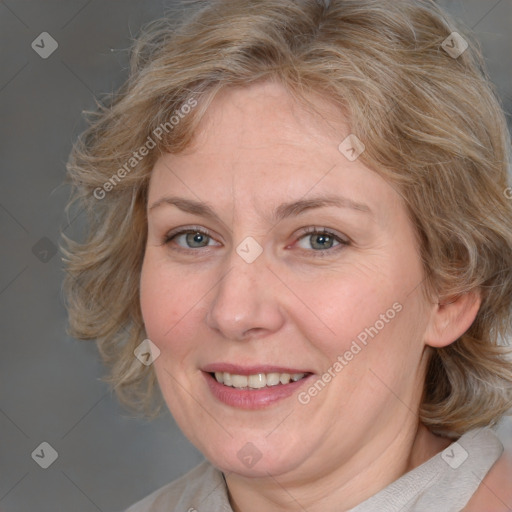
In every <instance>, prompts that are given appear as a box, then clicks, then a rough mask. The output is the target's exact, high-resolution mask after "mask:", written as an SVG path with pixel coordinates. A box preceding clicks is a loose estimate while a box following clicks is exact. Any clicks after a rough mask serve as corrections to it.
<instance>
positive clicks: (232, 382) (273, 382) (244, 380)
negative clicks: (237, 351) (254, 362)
mask: <svg viewBox="0 0 512 512" xmlns="http://www.w3.org/2000/svg"><path fill="white" fill-rule="evenodd" d="M213 375H214V376H215V380H216V381H217V382H218V383H219V384H224V386H229V387H233V388H237V389H243V390H248V389H262V388H264V387H272V386H279V385H283V384H289V383H290V381H293V382H297V381H299V380H301V379H303V378H304V377H305V376H306V374H305V373H293V374H290V373H255V374H253V375H237V374H232V373H228V372H215V373H214V374H213Z"/></svg>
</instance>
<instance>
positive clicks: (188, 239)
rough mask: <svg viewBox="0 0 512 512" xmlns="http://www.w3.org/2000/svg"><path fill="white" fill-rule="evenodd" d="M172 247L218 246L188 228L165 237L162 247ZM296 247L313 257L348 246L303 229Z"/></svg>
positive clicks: (320, 231) (327, 233) (326, 232)
mask: <svg viewBox="0 0 512 512" xmlns="http://www.w3.org/2000/svg"><path fill="white" fill-rule="evenodd" d="M171 244H172V245H174V246H175V247H173V249H174V250H177V251H188V252H190V251H191V250H194V249H202V248H206V247H215V246H220V245H221V244H219V243H218V242H216V241H215V240H214V239H213V237H212V236H211V234H210V233H209V232H208V231H207V230H205V229H203V228H199V227H195V226H192V227H189V228H185V229H181V230H176V231H173V232H171V233H168V234H167V235H165V237H164V239H163V245H171ZM297 245H298V246H299V247H300V249H302V250H304V251H308V252H309V253H310V254H311V255H313V256H320V257H321V256H324V255H327V254H332V253H333V252H334V251H338V250H340V249H342V248H343V246H347V245H350V241H349V240H348V239H343V238H341V237H340V236H339V235H337V234H335V233H333V232H332V231H330V230H328V229H325V228H316V227H314V228H305V229H303V230H302V231H301V234H300V236H299V238H298V241H297Z"/></svg>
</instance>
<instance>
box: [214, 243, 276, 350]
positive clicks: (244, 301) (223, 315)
mask: <svg viewBox="0 0 512 512" xmlns="http://www.w3.org/2000/svg"><path fill="white" fill-rule="evenodd" d="M281 286H282V285H281ZM279 289H280V283H279V280H278V279H277V278H276V277H275V275H274V274H273V273H272V272H271V271H270V270H269V269H268V268H267V267H266V264H265V259H264V253H263V254H261V255H260V256H259V257H258V258H257V259H256V260H255V261H254V262H252V263H247V262H245V261H244V260H243V259H242V258H241V257H240V256H239V255H238V254H237V253H236V252H233V256H232V257H231V259H230V265H229V271H228V272H227V274H225V275H224V278H222V279H221V280H220V282H219V283H218V285H217V286H216V287H215V288H214V291H213V295H212V299H211V302H210V304H209V307H208V310H207V315H206V323H207V325H208V326H209V327H210V328H211V329H213V330H215V331H217V332H219V333H220V334H221V335H222V336H223V337H224V338H227V339H230V340H235V341H244V340H248V339H252V338H259V337H264V336H266V335H268V334H270V333H273V332H276V331H278V330H279V329H280V328H281V326H282V325H283V323H284V315H283V311H282V309H281V307H280V303H279Z"/></svg>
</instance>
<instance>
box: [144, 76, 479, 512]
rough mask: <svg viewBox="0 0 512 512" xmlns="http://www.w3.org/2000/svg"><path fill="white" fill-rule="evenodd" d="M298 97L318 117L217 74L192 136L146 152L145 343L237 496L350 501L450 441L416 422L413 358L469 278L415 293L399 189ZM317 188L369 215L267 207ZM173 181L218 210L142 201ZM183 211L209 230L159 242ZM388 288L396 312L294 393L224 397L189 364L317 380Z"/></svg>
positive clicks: (443, 329) (466, 305) (326, 503)
mask: <svg viewBox="0 0 512 512" xmlns="http://www.w3.org/2000/svg"><path fill="white" fill-rule="evenodd" d="M311 100H312V101H313V102H314V104H315V105H316V107H317V109H318V111H319V112H321V113H322V112H323V113H325V115H321V114H318V115H317V114H314V113H312V112H309V111H306V110H305V109H304V108H303V107H302V106H300V105H298V104H297V103H295V102H294V101H293V99H292V98H291V97H290V95H289V94H288V93H287V91H286V90H285V89H284V88H283V87H282V86H281V85H278V84H276V83H259V84H254V85H251V86H249V87H246V88H232V89H226V90H224V91H223V92H222V93H221V94H220V95H219V96H217V98H216V99H215V100H214V101H213V103H212V104H211V105H210V107H209V110H208V113H207V115H206V117H205V118H204V119H203V121H202V124H201V127H200V130H199V131H198V133H197V134H196V139H195V141H194V144H193V145H192V146H191V147H190V148H188V149H187V150H186V151H185V152H183V153H181V154H176V155H171V154H165V155H162V156H161V157H160V158H159V160H158V161H157V163H156V165H155V167H154V170H153V173H152V177H151V181H150V189H149V200H148V242H147V247H146V254H145V258H144V263H143V268H142V275H141V307H142V312H143V317H144V321H145V325H146V330H147V334H148V337H149V338H150V339H151V340H152V341H153V342H154V343H155V344H156V345H157V346H158V348H159V349H160V351H161V354H160V356H159V357H158V359H156V361H155V363H154V368H155V371H156V374H157V377H158V381H159V384H160V387H161V389H162V392H163V395H164V397H165V400H166V402H167V405H168V407H169V409H170V410H171V412H172V414H173V416H174V417H175V419H176V421H177V423H178V424H179V425H180V427H181V429H182V430H183V431H184V433H185V434H186V435H187V437H188V438H189V439H190V440H191V442H192V443H193V444H194V445H195V446H196V447H197V448H198V449H199V450H200V451H201V452H203V453H204V454H205V456H206V457H207V458H208V459H209V460H210V461H212V463H213V464H214V465H216V466H217V467H218V468H220V469H221V470H222V471H224V473H225V474H226V478H227V483H228V488H229V493H230V499H231V503H232V506H233V509H234V510H235V511H237V512H238V511H243V512H252V511H256V510H275V511H287V510H297V508H300V507H299V505H298V504H300V506H302V507H303V508H304V509H306V510H308V511H310V512H316V511H320V510H322V511H325V510H342V508H340V506H342V507H343V509H348V508H351V507H353V506H355V505H356V504H358V503H360V502H361V501H363V500H365V499H366V498H368V497H370V496H371V495H373V494H375V493H376V492H377V491H379V490H380V489H382V488H384V487H385V486H386V485H388V484H389V483H391V482H392V481H394V480H396V479H397V478H398V477H399V476H401V475H402V474H404V473H405V472H406V471H408V470H410V469H412V468H413V467H416V466H417V465H418V464H421V463H422V462H424V461H425V460H427V459H428V458H430V457H431V456H433V455H434V454H435V453H437V452H439V451H441V450H442V449H444V447H446V446H447V445H448V444H449V442H448V441H447V440H445V439H441V438H438V437H436V436H434V435H432V434H431V433H430V432H428V430H427V429H426V428H424V427H423V426H421V425H419V422H418V416H417V410H418V407H419V403H420V399H421V393H422V386H423V384H422V383H423V379H424V373H425V365H426V362H427V359H428V353H429V351H430V350H431V348H430V347H440V346H445V345H447V344H449V343H451V342H453V341H454V340H456V339H457V338H458V337H459V336H460V335H461V334H462V333H463V332H465V331H466V330H467V329H468V327H469V326H470V325H471V323H472V321H473V320H474V317H475V315H476V313H477V311H478V307H479V296H478V294H477V293H475V294H467V295H464V296H462V297H459V298H457V299H456V300H447V301H446V302H447V303H448V302H449V304H446V305H439V304H438V301H437V300H431V301H429V300H427V299H426V298H425V296H424V294H423V293H422V281H423V280H424V273H423V268H422V265H421V260H420V257H419V253H418V247H417V243H416V238H415V233H414V228H413V225H412V223H411V221H410V220H409V217H408V215H407V212H406V209H405V206H404V204H403V202H402V199H401V197H400V195H399V194H398V193H397V192H396V191H395V190H394V188H393V187H392V186H391V185H390V184H388V183H387V182H386V181H384V180H383V179H382V178H381V177H380V176H379V175H378V174H377V173H376V172H374V171H372V170H370V169H369V168H367V167H366V166H365V165H364V164H363V163H362V162H361V159H357V160H355V161H353V162H352V161H349V160H348V159H347V158H346V157H345V156H344V154H342V153H341V152H340V150H338V145H339V144H340V143H341V141H343V140H344V139H345V138H346V137H347V136H348V135H349V134H350V129H349V127H348V126H347V125H346V124H345V123H344V122H343V117H342V116H341V114H340V115H338V114H337V113H336V115H337V119H334V117H333V115H332V113H333V107H332V106H331V105H330V104H329V103H327V102H326V101H325V100H324V99H322V98H321V97H317V96H315V97H311ZM329 109H330V113H331V115H330V121H327V119H328V117H327V114H326V113H327V111H328V110H329ZM332 194H338V195H339V194H342V195H344V196H345V197H347V198H349V199H350V200H352V201H357V202H359V203H364V204H366V205H367V206H368V208H369V209H370V210H371V214H370V213H367V212H362V211H358V210H354V209H351V208H347V207H342V208H339V207H334V206H328V207H321V208H312V209H308V210H306V211H304V212H302V213H301V214H298V215H292V216H290V217H288V218H286V219H284V220H281V221H279V222H276V221H273V220H272V218H271V213H272V211H273V209H274V208H275V207H277V206H278V205H280V204H282V203H284V202H290V201H296V200H299V199H312V198H314V197H318V196H324V195H332ZM171 195H172V196H179V197H182V198H186V199H191V200H195V201H200V202H203V203H208V204H209V205H210V206H211V208H212V209H213V210H214V211H215V213H216V214H217V216H218V217H219V218H218V219H215V218H211V217H207V216H204V215H197V214H192V213H187V212H183V211H181V210H180V209H179V208H177V207H176V206H173V205H169V204H160V206H156V207H153V208H152V206H153V205H154V204H155V202H156V201H159V200H160V199H161V198H162V197H164V196H171ZM190 227H199V228H201V229H202V230H207V231H208V232H209V233H210V235H211V238H208V236H206V238H204V240H206V242H205V243H206V244H207V245H206V246H200V247H197V246H194V245H192V247H191V246H190V245H187V238H186V235H182V236H179V237H177V238H173V239H171V240H170V241H168V243H165V239H166V235H167V234H168V233H170V232H171V230H174V229H176V228H182V229H186V228H190ZM310 227H316V228H318V229H319V230H322V229H325V228H327V229H328V230H330V231H332V232H333V233H334V234H335V235H336V236H337V237H340V239H342V240H345V241H348V244H347V245H346V244H341V243H336V242H334V243H333V244H332V245H328V246H327V247H328V248H321V249H318V248H317V247H318V237H317V238H315V236H314V235H311V234H309V235H307V234H306V235H305V234H304V233H302V232H301V229H302V228H310ZM246 237H253V238H254V239H255V240H256V241H257V242H258V244H259V245H260V246H261V247H262V249H263V253H262V254H261V255H260V256H259V257H258V258H257V259H256V260H255V261H254V262H252V263H247V262H246V261H244V259H242V258H241V257H240V256H239V255H238V254H237V252H236V248H237V246H238V245H239V244H240V243H241V242H242V241H243V240H244V239H245V238H246ZM188 244H190V241H188ZM315 247H316V248H315ZM324 247H325V246H324ZM180 249H181V250H180ZM319 253H322V254H320V255H319ZM395 303H399V304H400V305H401V306H402V309H401V311H400V312H399V313H397V314H396V316H395V317H394V318H393V319H392V320H390V321H389V322H387V323H386V324H385V326H384V328H382V329H381V330H379V332H378V334H377V335H376V336H375V337H374V338H371V339H370V340H369V342H368V344H367V346H365V347H364V348H363V349H362V350H361V351H360V352H359V353H357V355H356V356H354V357H353V359H352V360H351V361H349V363H348V364H347V365H346V366H344V367H343V369H342V370H341V371H339V372H338V373H336V376H335V377H334V378H332V380H331V382H329V383H328V385H326V386H325V388H324V389H322V391H321V392H319V393H318V394H317V395H316V396H314V397H313V398H311V400H310V402H309V403H307V404H305V405H304V404H301V403H299V401H298V399H297V393H295V394H294V395H293V396H291V397H290V398H287V399H285V400H282V401H279V402H277V403H275V404H273V405H271V406H269V407H267V408H263V409H260V410H255V411H253V410H240V409H238V408H235V407H231V406H228V405H225V404H223V403H221V402H220V401H218V400H217V399H216V398H214V397H213V395H212V394H211V392H210V391H209V388H208V386H207V385H206V383H205V379H204V376H203V374H202V372H201V368H203V367H204V366H205V365H207V364H211V363H216V362H224V363H234V364H239V365H262V364H274V365H279V366H284V367H291V368H298V369H304V370H305V371H309V372H312V373H314V374H316V377H317V378H320V377H321V376H322V374H323V373H324V372H326V371H327V370H328V368H330V367H332V366H333V363H334V362H335V361H336V360H337V357H338V355H340V354H344V353H345V351H346V350H348V349H349V348H350V346H351V343H352V340H354V339H356V337H357V335H358V334H359V333H361V332H362V331H364V329H365V328H368V327H370V326H374V325H375V323H376V321H377V320H379V318H381V316H380V315H382V314H385V313H386V311H387V310H389V309H390V308H391V307H392V305H393V304H395ZM301 391H302V389H301ZM248 442H250V443H252V444H253V445H254V446H255V447H256V448H257V450H258V451H259V453H260V454H261V459H260V460H259V461H258V462H257V463H256V464H255V465H254V466H252V467H251V468H249V467H247V466H246V465H245V464H244V463H243V462H242V461H241V460H240V459H239V457H238V456H237V453H238V451H239V450H240V449H241V448H242V447H244V445H246V443H248ZM340 504H341V505H340Z"/></svg>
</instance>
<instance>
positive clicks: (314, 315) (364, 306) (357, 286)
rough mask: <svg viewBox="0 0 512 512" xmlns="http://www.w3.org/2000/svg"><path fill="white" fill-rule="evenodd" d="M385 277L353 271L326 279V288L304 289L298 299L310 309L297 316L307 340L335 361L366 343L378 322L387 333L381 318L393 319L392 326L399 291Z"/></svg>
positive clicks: (353, 269) (353, 268) (352, 268)
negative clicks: (304, 300)
mask: <svg viewBox="0 0 512 512" xmlns="http://www.w3.org/2000/svg"><path fill="white" fill-rule="evenodd" d="M382 275H383V272H382V269H381V272H374V273H372V272H370V271H369V270H368V269H367V268H364V269H360V268H357V267H351V269H350V272H349V273H343V274H340V275H338V276H331V277H329V278H328V279H326V280H325V285H324V286H316V287H313V286H303V287H302V289H301V290H300V291H298V293H297V295H299V296H302V297H307V304H311V307H310V311H309V312H307V314H306V315H301V316H299V315H297V319H298V320H297V321H298V322H300V324H301V325H302V327H303V330H304V331H305V332H306V333H307V335H308V338H309V339H311V340H315V345H317V347H318V348H320V349H321V350H322V352H324V353H326V354H328V355H329V357H330V358H334V359H336V357H337V355H339V354H342V353H343V352H344V351H345V350H348V349H349V347H350V345H351V343H352V341H353V340H356V339H358V337H359V340H361V341H362V342H364V340H365V337H366V338H368V337H369V335H368V333H367V329H368V328H371V327H372V326H374V324H375V323H376V322H378V326H377V327H379V328H380V329H379V331H382V333H384V332H385V331H386V330H388V324H387V323H386V324H385V326H384V325H381V323H382V322H383V320H381V316H380V315H381V314H383V315H385V319H386V320H388V319H391V320H390V322H392V321H393V320H394V318H395V316H396V315H395V313H396V311H395V309H393V304H394V303H396V302H397V300H398V297H399V291H398V290H397V288H396V286H395V284H394V283H392V282H390V281H389V280H386V279H384V278H382V277H381V276H382ZM384 275H385V273H384ZM382 337H383V336H382ZM370 339H371V338H370ZM363 346H364V345H363Z"/></svg>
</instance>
